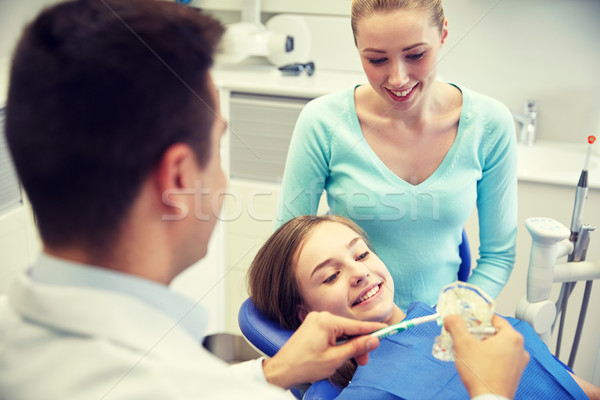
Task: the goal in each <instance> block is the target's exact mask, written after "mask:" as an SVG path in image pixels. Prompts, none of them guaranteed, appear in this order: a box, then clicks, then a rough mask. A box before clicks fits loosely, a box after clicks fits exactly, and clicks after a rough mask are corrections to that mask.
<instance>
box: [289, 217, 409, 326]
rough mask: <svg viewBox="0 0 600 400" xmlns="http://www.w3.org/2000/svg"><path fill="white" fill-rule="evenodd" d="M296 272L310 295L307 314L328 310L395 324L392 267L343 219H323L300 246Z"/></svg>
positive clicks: (302, 288) (306, 299) (306, 301)
mask: <svg viewBox="0 0 600 400" xmlns="http://www.w3.org/2000/svg"><path fill="white" fill-rule="evenodd" d="M295 272H296V277H297V279H298V284H299V287H300V294H301V296H302V298H303V299H304V304H303V305H302V306H301V310H300V313H301V314H300V318H301V319H303V318H304V316H305V315H306V314H307V313H308V312H309V311H328V312H330V313H332V314H335V315H340V316H343V317H347V318H352V319H359V320H363V321H381V322H385V323H388V324H389V323H390V321H391V319H392V318H393V316H394V312H397V311H395V306H394V284H393V282H392V277H391V275H390V273H389V272H388V269H387V267H386V266H385V265H384V264H383V262H382V261H381V260H380V259H379V258H378V257H377V256H376V255H375V254H374V253H372V252H371V250H369V248H368V247H367V244H366V243H365V242H364V240H363V239H362V238H361V236H360V235H359V234H358V233H356V232H354V231H353V230H352V229H350V228H349V227H347V226H345V225H343V224H340V223H336V222H322V223H320V224H318V225H317V226H316V227H315V228H314V229H313V231H312V232H311V233H310V234H309V235H308V237H307V238H306V240H305V241H304V244H303V246H302V247H301V248H300V251H299V254H298V255H297V260H296V265H295ZM396 309H397V307H396ZM397 310H399V309H397Z"/></svg>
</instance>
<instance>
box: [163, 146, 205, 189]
mask: <svg viewBox="0 0 600 400" xmlns="http://www.w3.org/2000/svg"><path fill="white" fill-rule="evenodd" d="M197 171H198V165H197V163H196V156H195V154H194V151H193V150H192V149H191V148H190V146H188V145H187V144H184V143H175V144H173V145H171V146H169V148H167V150H166V151H165V152H164V153H163V155H162V157H161V159H160V161H159V163H158V165H157V168H156V178H157V184H158V186H159V189H160V191H161V193H162V192H165V191H167V190H180V189H185V188H193V187H194V184H195V180H196V174H197Z"/></svg>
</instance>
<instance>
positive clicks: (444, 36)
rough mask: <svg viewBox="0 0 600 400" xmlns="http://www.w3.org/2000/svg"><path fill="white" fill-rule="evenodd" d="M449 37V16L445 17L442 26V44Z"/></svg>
mask: <svg viewBox="0 0 600 400" xmlns="http://www.w3.org/2000/svg"><path fill="white" fill-rule="evenodd" d="M447 38H448V18H444V25H443V26H442V44H444V43H445V42H446V39H447Z"/></svg>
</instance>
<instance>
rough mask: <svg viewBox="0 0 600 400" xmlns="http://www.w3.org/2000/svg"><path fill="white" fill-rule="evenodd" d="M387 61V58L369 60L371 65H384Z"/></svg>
mask: <svg viewBox="0 0 600 400" xmlns="http://www.w3.org/2000/svg"><path fill="white" fill-rule="evenodd" d="M386 61H387V58H374V59H369V62H370V63H371V64H375V65H377V64H383V63H384V62H386Z"/></svg>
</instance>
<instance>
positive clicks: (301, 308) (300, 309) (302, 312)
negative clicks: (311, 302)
mask: <svg viewBox="0 0 600 400" xmlns="http://www.w3.org/2000/svg"><path fill="white" fill-rule="evenodd" d="M308 313H309V311H308V309H307V308H306V306H305V305H304V304H299V305H297V306H296V314H297V315H298V319H299V320H300V322H304V318H306V316H307V315H308Z"/></svg>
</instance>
